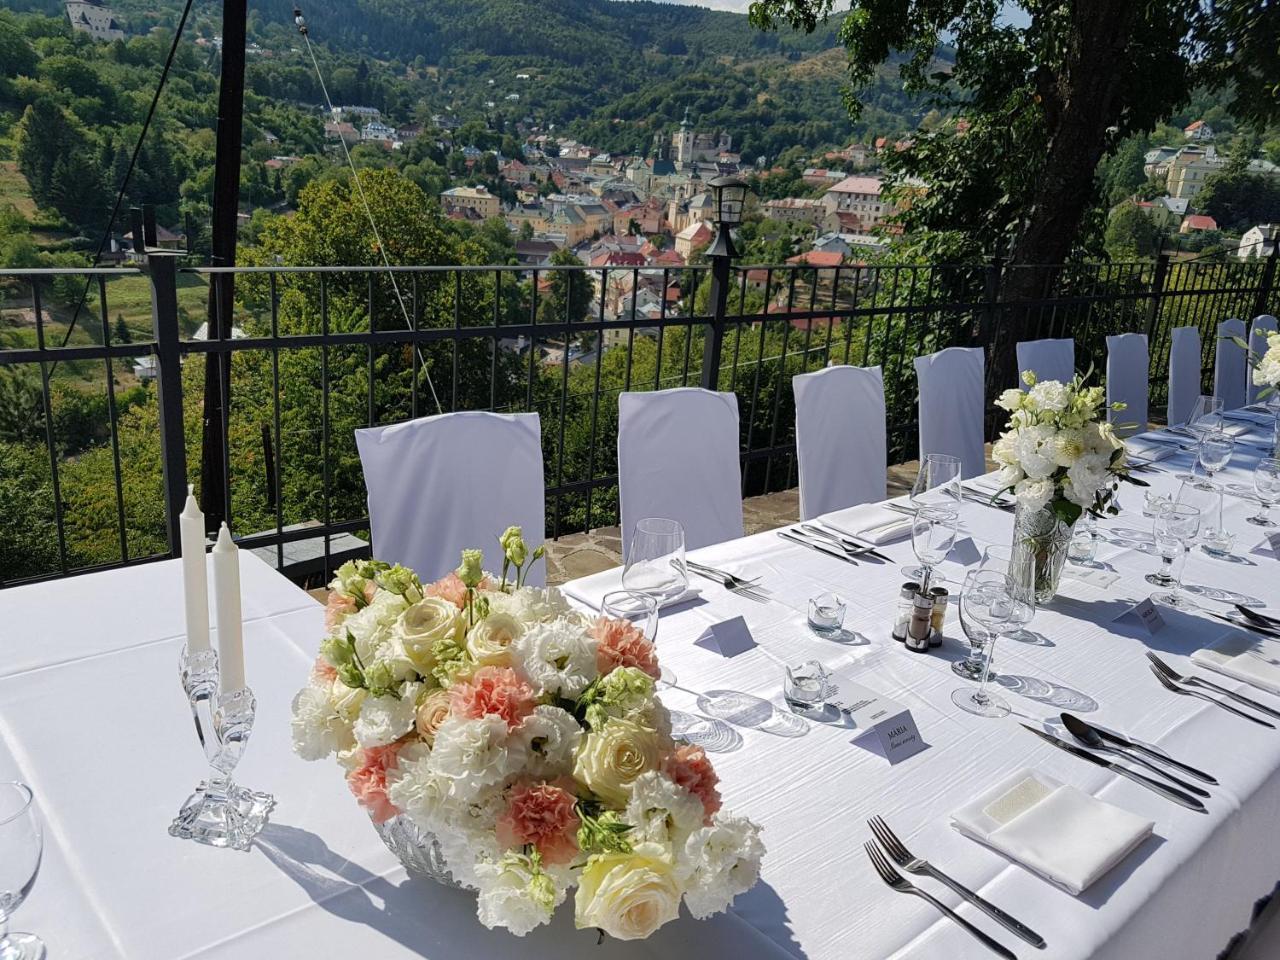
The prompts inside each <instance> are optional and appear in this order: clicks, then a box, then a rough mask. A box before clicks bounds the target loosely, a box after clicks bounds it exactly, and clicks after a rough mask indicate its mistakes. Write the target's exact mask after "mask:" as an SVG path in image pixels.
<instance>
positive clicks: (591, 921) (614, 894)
mask: <svg viewBox="0 0 1280 960" xmlns="http://www.w3.org/2000/svg"><path fill="white" fill-rule="evenodd" d="M679 912H680V887H679V885H678V884H677V883H676V878H675V870H674V865H673V863H672V857H671V854H670V853H669V852H668V851H667V849H666V848H665V847H663V846H662V845H661V844H657V843H639V844H636V845H635V847H634V848H633V849H632V851H631V853H606V854H595V855H594V856H592V857H591V858H590V859H588V860H587V865H586V866H585V867H583V868H582V876H581V877H580V878H579V880H578V893H577V897H576V900H575V910H574V924H575V925H576V926H577V927H578V929H580V930H581V929H585V928H588V927H598V928H599V929H601V930H603V931H604V932H605V933H607V934H609V936H611V937H613V938H615V939H617V940H643V939H644V938H645V937H647V936H649V935H650V934H651V933H653V932H654V931H655V930H657V929H658V928H659V927H661V926H662V925H663V924H664V923H667V922H668V921H671V920H674V919H675V918H676V917H677V915H678V914H679Z"/></svg>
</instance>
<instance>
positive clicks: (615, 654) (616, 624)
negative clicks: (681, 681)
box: [591, 617, 662, 680]
mask: <svg viewBox="0 0 1280 960" xmlns="http://www.w3.org/2000/svg"><path fill="white" fill-rule="evenodd" d="M591 636H592V637H594V638H595V640H596V642H597V646H596V669H598V670H599V671H600V675H601V676H605V675H606V674H609V673H612V672H613V671H614V670H616V669H617V668H618V667H635V668H636V669H638V670H641V671H643V672H644V673H647V674H648V675H649V676H651V677H653V679H655V680H657V679H658V678H659V677H660V676H662V670H661V669H660V668H659V667H658V654H657V652H656V651H655V650H654V649H653V644H652V643H650V642H649V641H648V640H646V639H645V636H644V634H643V633H642V632H641V631H640V629H639V628H638V627H636V626H635V625H634V624H632V623H628V622H627V621H626V620H610V619H609V618H608V617H600V618H599V619H598V620H596V622H595V625H594V626H593V627H592V628H591Z"/></svg>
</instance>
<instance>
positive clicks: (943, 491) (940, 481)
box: [901, 453, 963, 582]
mask: <svg viewBox="0 0 1280 960" xmlns="http://www.w3.org/2000/svg"><path fill="white" fill-rule="evenodd" d="M910 500H911V506H912V507H914V508H915V509H916V510H919V509H920V508H921V507H941V508H943V509H947V510H954V511H956V512H959V510H960V504H961V503H963V492H962V491H961V489H960V458H959V457H953V456H950V455H949V454H945V453H926V454H925V455H924V459H923V460H921V461H920V469H919V471H917V473H916V481H915V483H914V484H913V485H912V487H911V495H910ZM901 572H902V575H903V576H904V577H906V578H907V579H908V580H915V581H919V580H920V579H921V578H922V577H924V575H925V571H924V568H923V567H921V566H914V567H913V566H905V567H903V568H902V571H901ZM938 582H942V581H941V578H939V581H938Z"/></svg>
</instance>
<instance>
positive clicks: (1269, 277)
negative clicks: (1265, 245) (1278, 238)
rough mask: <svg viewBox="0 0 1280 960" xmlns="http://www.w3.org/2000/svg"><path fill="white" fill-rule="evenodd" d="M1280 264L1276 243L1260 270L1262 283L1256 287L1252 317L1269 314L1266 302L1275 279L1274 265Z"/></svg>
mask: <svg viewBox="0 0 1280 960" xmlns="http://www.w3.org/2000/svg"><path fill="white" fill-rule="evenodd" d="M1277 262H1280V243H1276V244H1275V245H1274V246H1272V248H1271V255H1270V256H1269V257H1267V264H1266V266H1264V267H1263V268H1262V282H1261V283H1260V284H1259V285H1258V299H1257V300H1255V301H1254V304H1253V315H1254V316H1255V317H1258V316H1261V315H1262V314H1264V313H1267V312H1269V311H1268V310H1267V307H1268V306H1269V305H1270V304H1269V303H1268V301H1269V300H1270V299H1271V290H1272V284H1273V283H1274V282H1275V279H1276V263H1277Z"/></svg>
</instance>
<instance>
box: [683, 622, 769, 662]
mask: <svg viewBox="0 0 1280 960" xmlns="http://www.w3.org/2000/svg"><path fill="white" fill-rule="evenodd" d="M694 644H695V645H696V646H699V647H702V648H703V649H704V650H711V651H712V652H714V653H718V654H720V656H722V657H736V656H737V655H738V654H740V653H745V652H746V651H748V650H750V649H751V648H752V647H754V646H755V645H756V641H755V638H754V637H753V636H751V628H750V627H748V626H747V621H746V620H744V619H742V617H732V618H730V619H728V620H721V621H720V622H719V623H713V624H712V625H711V626H709V627H707V629H706V631H705V632H704V633H703V634H702V636H700V637H699V638H698V639H697V640H695V641H694Z"/></svg>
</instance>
